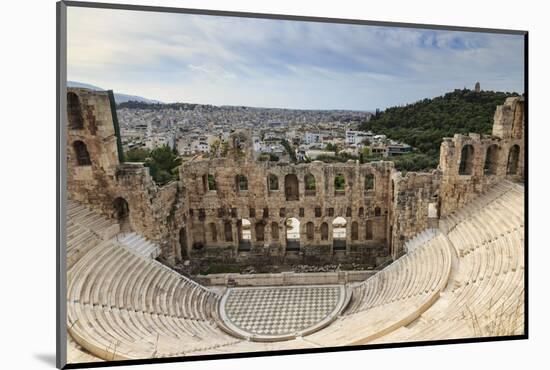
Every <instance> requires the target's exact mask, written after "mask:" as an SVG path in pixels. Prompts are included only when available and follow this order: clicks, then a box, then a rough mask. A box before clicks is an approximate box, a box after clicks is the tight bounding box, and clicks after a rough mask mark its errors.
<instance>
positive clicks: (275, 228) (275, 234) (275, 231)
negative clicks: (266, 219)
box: [271, 222, 279, 242]
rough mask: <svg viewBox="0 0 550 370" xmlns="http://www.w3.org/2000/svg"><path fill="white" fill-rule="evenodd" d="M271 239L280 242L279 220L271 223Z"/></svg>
mask: <svg viewBox="0 0 550 370" xmlns="http://www.w3.org/2000/svg"><path fill="white" fill-rule="evenodd" d="M271 240H272V241H273V242H279V224H278V223H277V222H272V223H271Z"/></svg>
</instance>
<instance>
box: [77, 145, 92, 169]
mask: <svg viewBox="0 0 550 370" xmlns="http://www.w3.org/2000/svg"><path fill="white" fill-rule="evenodd" d="M73 149H74V152H75V156H76V163H77V165H79V166H90V165H91V164H92V161H91V159H90V153H88V148H87V147H86V144H84V142H82V141H80V140H77V141H75V142H74V143H73Z"/></svg>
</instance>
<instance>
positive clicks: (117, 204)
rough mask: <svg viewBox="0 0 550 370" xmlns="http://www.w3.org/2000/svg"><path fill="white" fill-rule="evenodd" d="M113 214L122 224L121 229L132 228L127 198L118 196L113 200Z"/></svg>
mask: <svg viewBox="0 0 550 370" xmlns="http://www.w3.org/2000/svg"><path fill="white" fill-rule="evenodd" d="M113 214H114V217H115V219H116V220H117V221H118V223H119V224H120V229H121V231H128V229H129V228H130V207H129V206H128V202H127V201H126V199H124V198H122V197H117V198H115V200H114V201H113Z"/></svg>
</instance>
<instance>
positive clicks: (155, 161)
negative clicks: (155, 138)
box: [145, 145, 181, 185]
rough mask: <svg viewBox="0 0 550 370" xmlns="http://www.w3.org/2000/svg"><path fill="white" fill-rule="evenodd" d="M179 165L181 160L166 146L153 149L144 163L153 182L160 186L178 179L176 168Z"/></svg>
mask: <svg viewBox="0 0 550 370" xmlns="http://www.w3.org/2000/svg"><path fill="white" fill-rule="evenodd" d="M180 164H181V158H179V157H178V156H176V155H175V154H174V151H173V150H172V149H170V147H168V146H167V145H165V146H162V147H159V148H156V149H153V150H152V151H151V153H150V156H149V157H148V158H147V160H146V161H145V166H146V167H149V173H150V174H151V176H152V177H153V180H155V182H156V183H158V184H161V185H164V184H166V183H167V182H169V181H171V180H175V179H177V178H178V171H177V168H178V167H179V165H180Z"/></svg>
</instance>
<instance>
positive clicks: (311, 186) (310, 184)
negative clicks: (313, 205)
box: [304, 173, 316, 196]
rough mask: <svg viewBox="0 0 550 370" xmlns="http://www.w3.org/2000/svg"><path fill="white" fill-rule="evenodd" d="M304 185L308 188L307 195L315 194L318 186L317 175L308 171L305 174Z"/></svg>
mask: <svg viewBox="0 0 550 370" xmlns="http://www.w3.org/2000/svg"><path fill="white" fill-rule="evenodd" d="M304 185H305V190H306V195H308V196H309V195H315V191H316V186H315V177H314V176H313V175H312V174H310V173H308V174H307V175H305V176H304Z"/></svg>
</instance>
